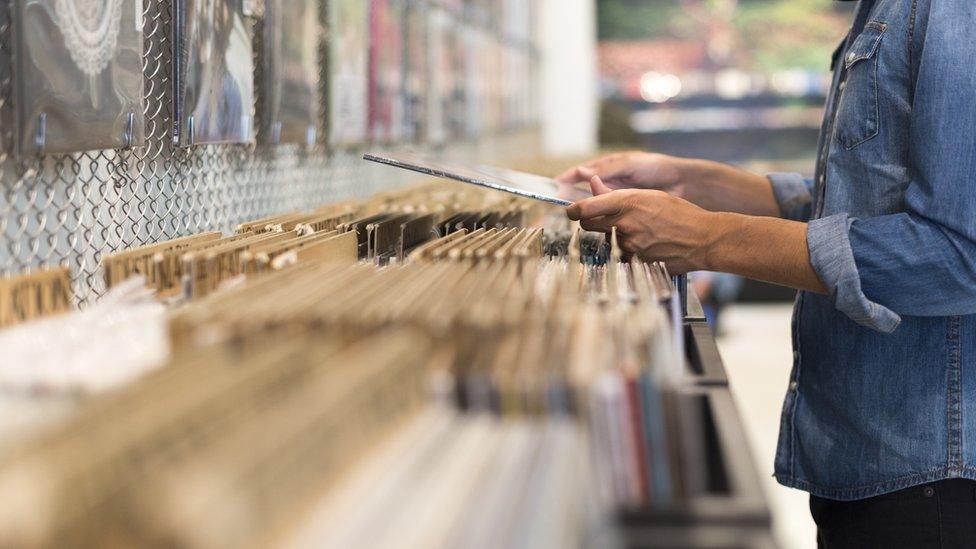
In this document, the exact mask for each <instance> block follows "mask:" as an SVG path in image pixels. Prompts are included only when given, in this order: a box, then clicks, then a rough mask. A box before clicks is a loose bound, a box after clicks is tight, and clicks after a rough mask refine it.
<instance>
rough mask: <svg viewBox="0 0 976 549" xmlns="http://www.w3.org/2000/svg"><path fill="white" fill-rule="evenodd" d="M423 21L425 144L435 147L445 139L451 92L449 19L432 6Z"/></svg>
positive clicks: (445, 14) (442, 10)
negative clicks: (426, 68) (424, 42)
mask: <svg viewBox="0 0 976 549" xmlns="http://www.w3.org/2000/svg"><path fill="white" fill-rule="evenodd" d="M427 18H428V21H427V67H428V78H427V105H426V112H427V122H426V126H427V141H428V142H429V143H431V144H434V145H439V144H442V143H444V142H446V141H447V138H448V122H447V114H448V112H449V111H450V109H451V95H452V94H453V92H454V82H453V77H454V74H453V67H452V63H451V53H450V51H449V50H448V30H449V29H450V25H451V16H450V13H449V12H448V11H447V10H445V9H443V8H441V7H439V6H433V7H431V8H430V10H429V11H428V16H427Z"/></svg>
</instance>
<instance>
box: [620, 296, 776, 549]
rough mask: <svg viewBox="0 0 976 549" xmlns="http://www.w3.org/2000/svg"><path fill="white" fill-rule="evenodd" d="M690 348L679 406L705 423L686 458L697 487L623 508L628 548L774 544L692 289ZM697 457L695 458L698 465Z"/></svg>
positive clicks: (708, 331) (767, 515)
mask: <svg viewBox="0 0 976 549" xmlns="http://www.w3.org/2000/svg"><path fill="white" fill-rule="evenodd" d="M688 304H689V313H690V315H689V317H686V318H685V321H684V330H685V347H686V352H687V359H688V365H689V369H690V371H691V376H690V379H689V380H688V381H689V382H688V384H687V386H686V387H684V388H682V389H681V390H680V397H679V398H682V399H687V403H683V404H687V406H684V405H683V406H681V407H680V408H681V409H683V410H687V411H688V413H691V414H694V415H699V416H700V418H701V421H702V430H701V441H700V442H701V451H702V454H703V456H704V458H703V459H697V460H696V459H694V457H692V458H690V459H689V458H688V456H685V457H684V459H685V461H686V462H685V463H683V464H682V465H683V466H685V467H687V466H689V465H688V462H689V461H690V462H692V465H691V466H692V467H695V468H697V469H698V470H699V471H700V475H702V477H699V481H700V490H699V491H698V493H697V494H693V495H690V496H687V497H686V498H683V499H682V501H680V502H676V503H674V504H669V505H651V506H648V507H642V508H629V509H623V510H621V511H620V513H619V516H618V520H619V525H620V532H619V533H620V539H621V543H622V545H623V546H625V547H632V548H644V547H648V548H650V547H720V548H733V547H735V548H739V547H742V548H765V547H775V543H774V542H773V540H772V537H771V533H770V529H771V516H770V512H769V508H768V506H767V504H766V498H765V495H764V493H763V489H762V483H761V482H760V479H759V476H758V474H757V472H756V468H755V461H754V458H753V456H752V452H751V451H750V449H749V446H748V443H747V439H746V436H745V431H744V429H743V426H742V421H741V416H740V415H739V411H738V409H737V407H736V405H735V402H734V400H733V397H732V394H731V392H730V391H729V389H728V376H727V375H726V372H725V367H724V365H723V363H722V359H721V356H720V354H719V351H718V347H717V345H716V343H715V337H714V334H713V333H712V330H711V328H710V327H709V326H708V324H707V323H706V322H704V321H702V320H697V319H696V318H695V316H694V312H695V305H696V304H698V299H697V297H696V296H695V295H694V292H693V291H690V292H688ZM696 461H697V463H695V462H696Z"/></svg>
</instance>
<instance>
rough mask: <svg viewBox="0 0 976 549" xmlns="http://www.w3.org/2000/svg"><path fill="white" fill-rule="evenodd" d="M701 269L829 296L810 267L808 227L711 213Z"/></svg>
mask: <svg viewBox="0 0 976 549" xmlns="http://www.w3.org/2000/svg"><path fill="white" fill-rule="evenodd" d="M710 217H712V219H711V220H710V223H711V225H712V226H713V227H714V229H713V230H712V231H711V238H710V242H709V243H708V244H707V245H706V246H705V247H703V248H702V250H701V253H702V260H701V263H702V265H701V267H702V269H705V270H710V271H719V272H726V273H733V274H737V275H741V276H744V277H747V278H752V279H756V280H763V281H765V282H771V283H773V284H779V285H781V286H789V287H791V288H796V289H798V290H808V291H812V292H817V293H821V294H822V293H826V288H825V287H824V285H823V282H821V281H820V278H819V277H818V276H817V273H816V271H814V269H813V266H812V265H811V264H810V250H809V248H808V246H807V224H806V223H799V222H796V221H787V220H783V219H774V218H771V217H757V216H747V215H740V214H730V213H717V214H711V216H710Z"/></svg>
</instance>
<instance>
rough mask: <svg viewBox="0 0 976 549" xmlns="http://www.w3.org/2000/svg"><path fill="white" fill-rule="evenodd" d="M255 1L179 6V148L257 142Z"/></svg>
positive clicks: (178, 0) (190, 0) (193, 0)
mask: <svg viewBox="0 0 976 549" xmlns="http://www.w3.org/2000/svg"><path fill="white" fill-rule="evenodd" d="M249 4H250V0H175V1H174V3H173V10H174V23H173V44H174V55H173V58H174V59H173V74H174V76H173V87H174V100H173V138H174V141H175V143H176V144H177V146H180V147H188V146H191V145H199V144H204V143H250V142H252V141H253V130H252V128H253V113H254V59H253V55H254V54H253V49H252V48H253V46H252V42H251V35H250V33H249V32H248V14H247V13H246V12H245V7H246V5H249Z"/></svg>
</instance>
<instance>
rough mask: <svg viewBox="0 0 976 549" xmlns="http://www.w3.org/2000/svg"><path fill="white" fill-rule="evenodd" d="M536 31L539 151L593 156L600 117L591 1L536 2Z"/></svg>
mask: <svg viewBox="0 0 976 549" xmlns="http://www.w3.org/2000/svg"><path fill="white" fill-rule="evenodd" d="M538 30H539V44H540V48H541V50H542V51H541V53H542V56H543V57H542V74H541V75H540V76H541V82H540V90H541V98H540V99H541V102H542V105H541V106H540V108H541V115H542V146H543V151H544V152H545V154H547V155H550V156H567V155H586V154H592V153H593V152H594V151H595V150H596V148H597V124H598V118H599V105H598V93H599V92H598V90H599V83H598V81H597V78H598V75H597V60H596V55H597V53H596V52H597V49H596V0H541V2H540V8H539V20H538Z"/></svg>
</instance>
